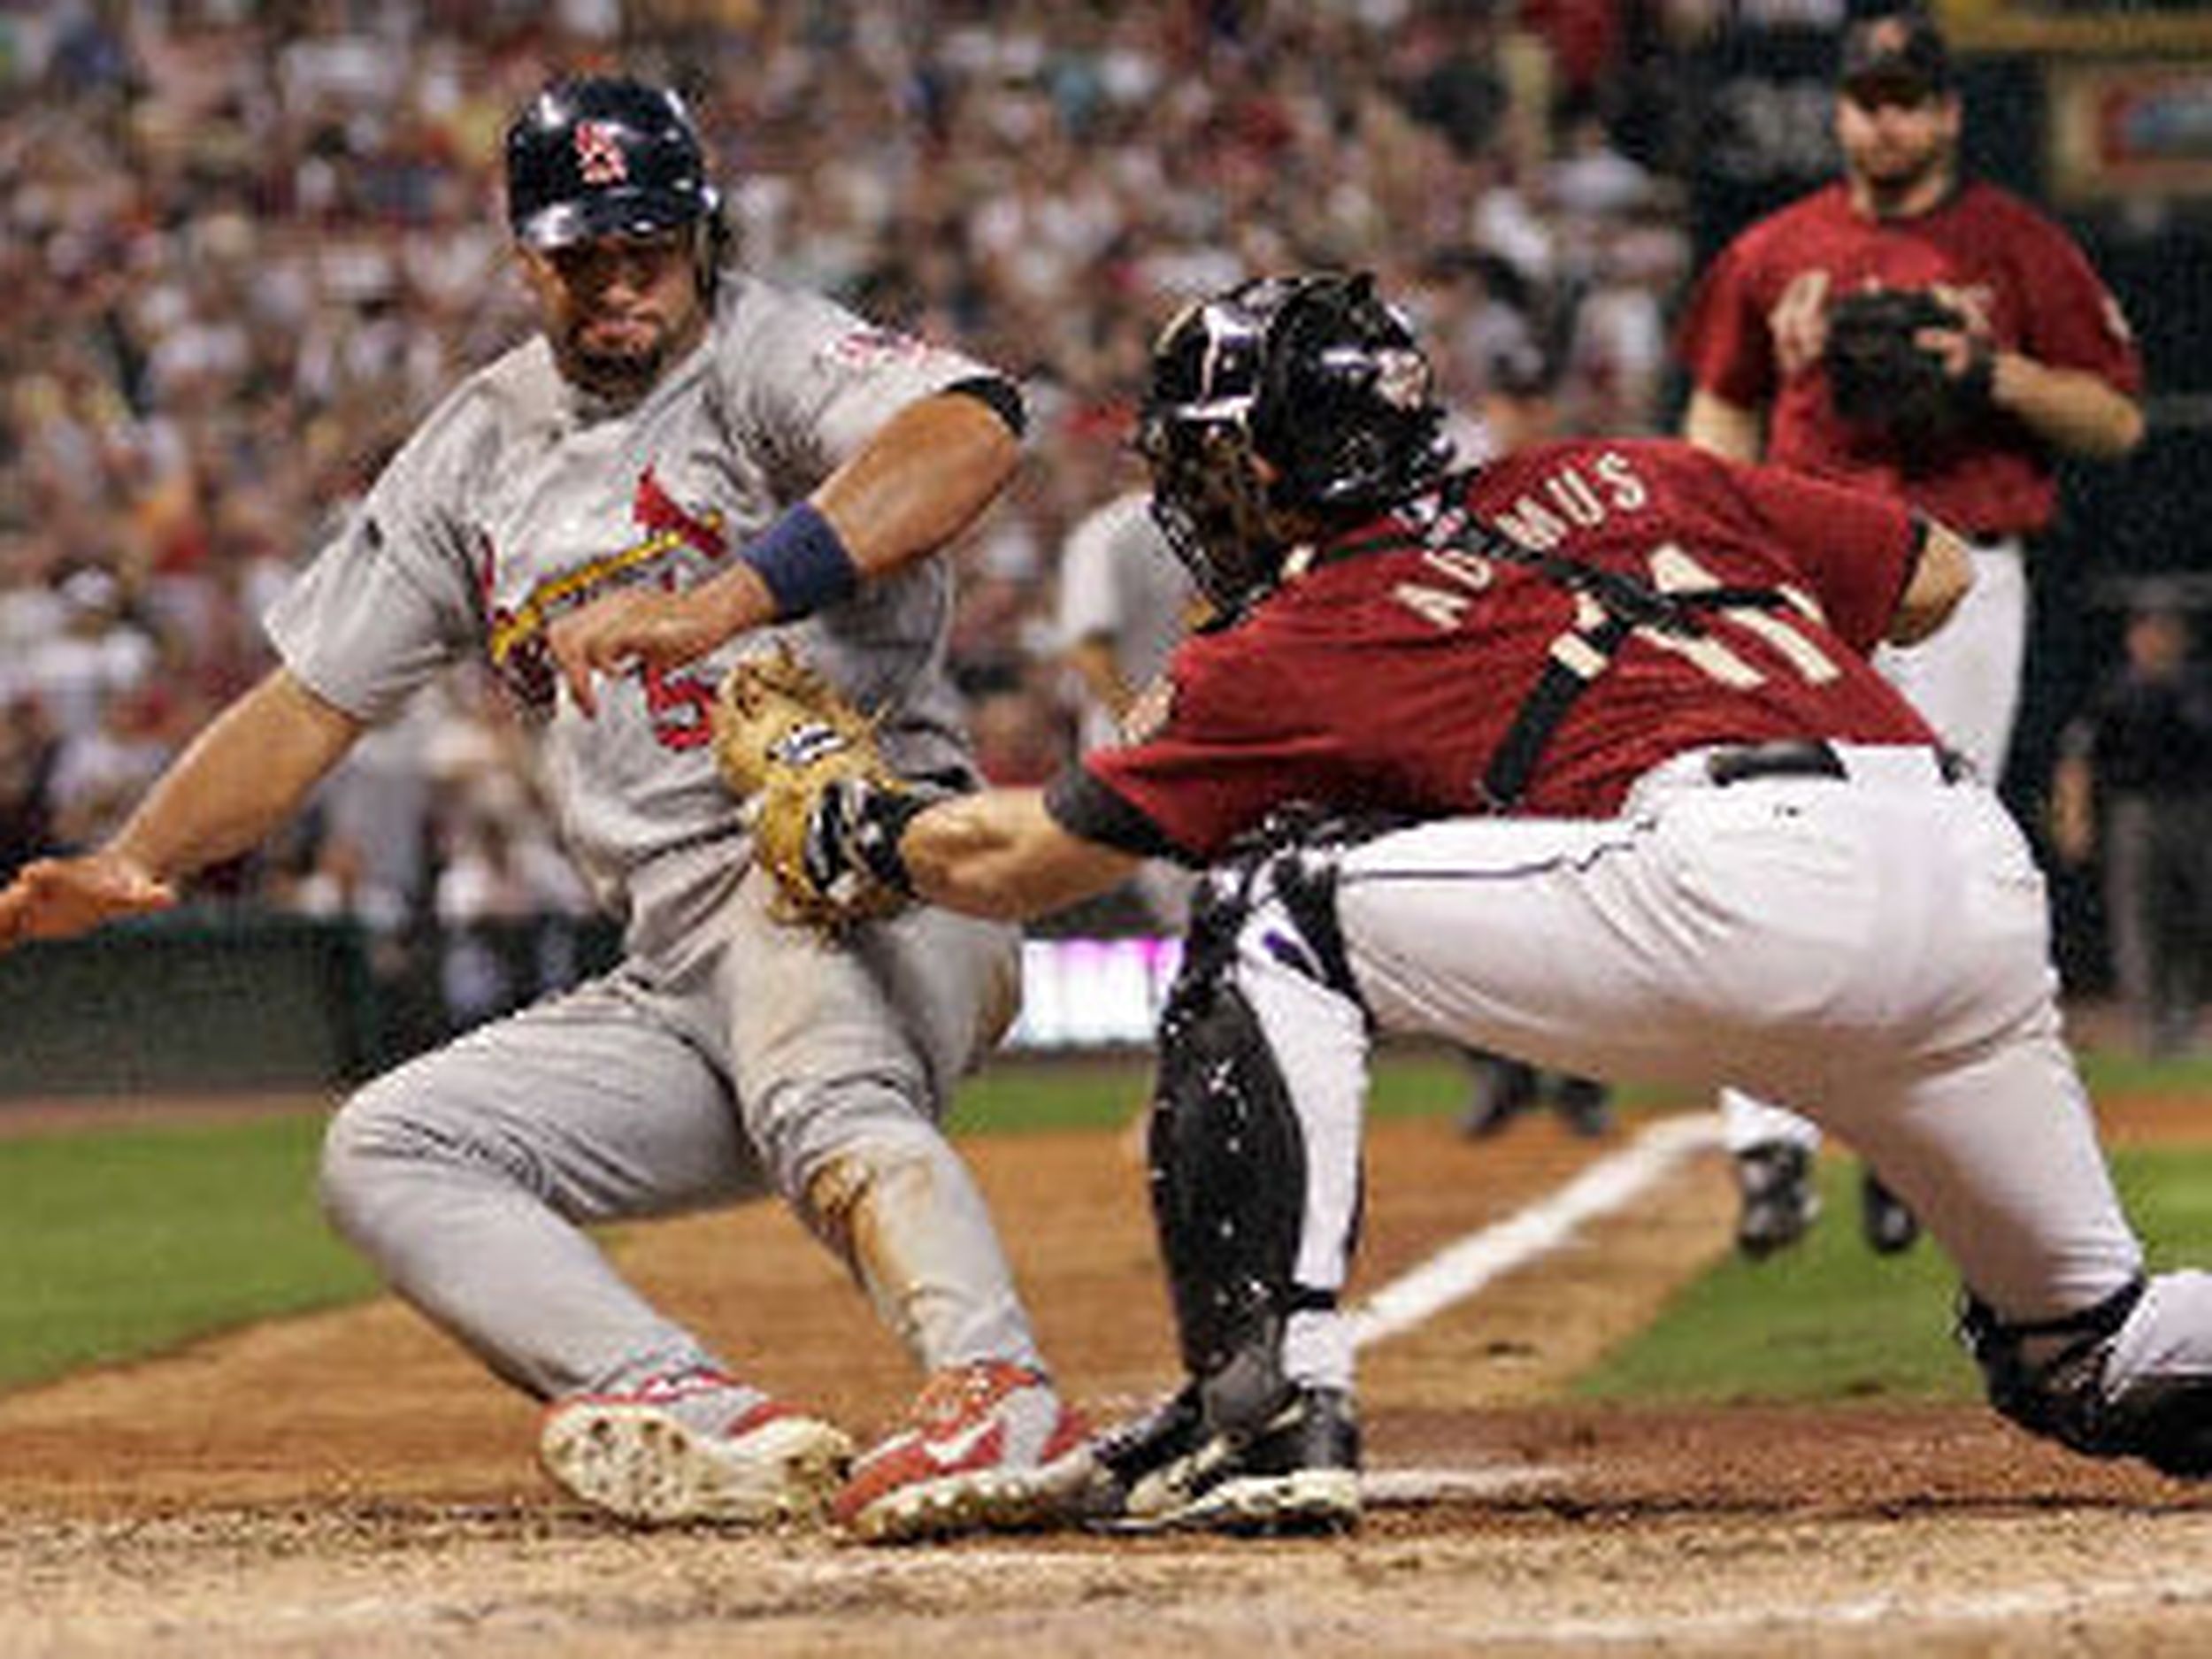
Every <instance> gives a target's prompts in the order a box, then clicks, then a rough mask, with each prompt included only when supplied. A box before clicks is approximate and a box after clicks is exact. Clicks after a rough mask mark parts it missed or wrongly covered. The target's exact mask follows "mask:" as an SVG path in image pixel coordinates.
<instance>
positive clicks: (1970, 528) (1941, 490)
mask: <svg viewBox="0 0 2212 1659" xmlns="http://www.w3.org/2000/svg"><path fill="white" fill-rule="evenodd" d="M1813 272H1825V273H1827V276H1828V298H1829V303H1831V304H1832V303H1834V302H1835V300H1836V299H1837V297H1839V296H1842V295H1845V294H1849V293H1853V292H1855V291H1856V290H1858V289H1861V288H1932V287H1933V286H1935V285H1936V284H1938V283H1941V284H1944V285H1945V286H1947V287H1950V288H1957V289H1960V290H1962V291H1963V292H1966V293H1968V294H1970V295H1972V296H1974V297H1975V298H1976V299H1978V301H1979V302H1980V303H1981V305H1982V309H1983V311H1984V312H1985V314H1986V315H1987V317H1988V319H1989V322H1990V326H1991V328H1992V329H1993V332H1994V337H1995V343H1996V345H1997V347H1998V349H2001V350H2010V351H2018V352H2022V353H2024V354H2025V355H2026V356H2028V357H2033V358H2035V359H2036V360H2038V361H2039V362H2042V363H2047V364H2049V365H2052V366H2054V367H2055V368H2065V369H2081V370H2085V371H2087V372H2088V373H2092V374H2094V375H2097V376H2099V377H2100V378H2101V379H2103V380H2107V381H2109V382H2110V383H2111V384H2112V385H2113V386H2114V387H2116V388H2118V389H2119V390H2121V391H2123V392H2125V393H2127V394H2128V395H2129V396H2134V395H2135V394H2136V393H2137V392H2138V391H2139V390H2140V388H2141V386H2142V380H2143V368H2142V362H2141V360H2140V358H2139V357H2138V355H2137V352H2136V349H2135V342H2134V340H2133V337H2132V336H2131V334H2130V333H2129V331H2128V326H2127V320H2126V319H2125V318H2124V316H2123V315H2122V314H2121V311H2120V307H2119V305H2118V303H2116V301H2115V300H2114V299H2113V297H2112V295H2111V293H2110V292H2109V290H2108V289H2107V288H2106V287H2105V285H2104V283H2103V282H2102V281H2101V280H2099V278H2098V276H2097V273H2096V272H2095V271H2094V270H2093V269H2092V268H2091V266H2090V264H2089V261H2088V259H2087V257H2085V256H2084V255H2083V253H2082V251H2081V250H2080V249H2079V248H2078V247H2077V246H2076V245H2075V244H2074V242H2073V241H2072V239H2071V238H2070V237H2069V236H2068V235H2067V234H2066V233H2065V232H2064V231H2063V230H2062V229H2060V228H2059V227H2058V226H2056V225H2055V224H2053V223H2052V222H2051V221H2050V220H2049V219H2045V218H2044V217H2043V216H2042V215H2041V214H2039V213H2038V212H2037V211H2035V210H2034V209H2033V208H2032V207H2030V206H2029V205H2028V204H2026V203H2024V202H2022V201H2021V200H2019V199H2018V198H2017V197H2016V196H2010V195H2008V194H2007V193H2006V192H2005V191H2003V190H2001V189H1999V188H1996V187H1995V186H1993V185H1988V184H1982V183H1970V184H1968V185H1966V186H1965V187H1964V188H1962V189H1960V190H1958V191H1957V192H1955V194H1953V195H1952V196H1949V197H1948V198H1947V199H1946V200H1945V201H1944V202H1943V203H1942V204H1940V205H1939V206H1937V207H1935V208H1933V209H1931V210H1930V211H1927V212H1925V213H1922V214H1918V215H1916V216H1914V217H1913V218H1910V219H1870V218H1867V217H1865V216H1863V215H1862V214H1861V213H1860V212H1858V211H1856V210H1855V209H1854V208H1853V206H1852V205H1851V199H1850V196H1849V193H1848V191H1847V188H1846V187H1845V186H1844V185H1843V184H1841V183H1837V184H1833V185H1830V186H1828V187H1827V188H1824V189H1821V190H1817V191H1816V192H1814V193H1813V194H1812V195H1811V196H1805V197H1803V198H1802V199H1801V200H1799V201H1797V202H1794V203H1793V204H1790V205H1789V206H1788V207H1786V208H1784V209H1782V210H1781V211H1779V212H1778V213H1775V214H1772V215H1770V217H1768V218H1766V219H1762V220H1760V221H1759V222H1758V223H1757V224H1755V225H1754V226H1752V227H1751V228H1750V229H1748V230H1747V231H1745V232H1744V233H1743V234H1741V235H1740V236H1739V237H1737V239H1736V240H1735V241H1734V242H1732V243H1730V244H1729V246H1728V248H1727V249H1726V250H1724V252H1723V253H1722V254H1721V256H1720V257H1719V258H1718V259H1717V260H1716V261H1715V262H1714V264H1713V265H1712V266H1711V268H1710V269H1709V271H1708V272H1707V273H1706V274H1705V276H1704V278H1703V280H1701V282H1700V283H1699V284H1698V287H1697V290H1696V292H1695V293H1694V295H1693V296H1692V297H1691V301H1690V305H1689V308H1688V310H1687V311H1686V312H1685V313H1684V316H1683V319H1682V323H1681V326H1680V328H1679V329H1678V339H1677V343H1678V347H1679V349H1680V351H1681V355H1682V359H1683V361H1684V363H1685V364H1686V365H1687V367H1688V369H1689V373H1690V376H1691V378H1692V379H1693V380H1695V381H1696V382H1697V384H1698V385H1699V386H1700V387H1701V388H1704V389H1705V390H1707V391H1709V392H1711V393H1713V394H1714V395H1715V396H1718V397H1721V398H1723V399H1724V400H1725V401H1727V402H1728V403H1733V404H1735V405H1737V406H1738V407H1739V408H1743V409H1761V408H1766V409H1768V411H1769V413H1768V418H1767V444H1766V452H1765V458H1766V459H1767V460H1770V461H1773V462H1776V463H1778V464H1779V465H1785V466H1793V467H1800V468H1802V469H1804V470H1805V471H1807V472H1817V473H1819V474H1821V475H1822V476H1824V477H1829V478H1837V479H1843V480H1848V481H1851V482H1854V483H1859V484H1863V485H1865V486H1866V487H1867V488H1871V489H1880V490H1886V491H1890V492H1893V493H1896V494H1899V495H1903V496H1904V497H1905V498H1906V499H1907V500H1909V501H1910V502H1911V503H1913V504H1914V505H1915V506H1916V507H1919V508H1921V509H1922V510H1923V511H1925V512H1928V513H1929V514H1931V515H1932V516H1933V517H1935V518H1939V519H1940V520H1942V521H1943V522H1944V523H1945V524H1947V525H1949V526H1952V527H1953V528H1954V529H1956V530H1960V531H1962V532H1964V533H1966V534H1971V535H1983V536H1991V535H2009V534H2016V533H2021V532H2028V531H2034V530H2039V529H2041V528H2042V527H2043V526H2044V525H2046V524H2047V523H2048V522H2049V520H2050V517H2051V512H2052V510H2053V506H2054V504H2055V500H2056V484H2055V478H2054V474H2053V467H2052V458H2051V456H2050V454H2049V452H2048V450H2047V449H2046V447H2045V446H2044V444H2043V443H2042V442H2041V441H2040V440H2039V439H2038V438H2037V437H2036V435H2035V434H2033V433H2032V431H2030V430H2029V428H2028V427H2027V426H2024V425H2023V424H2022V423H2021V422H2019V421H2017V420H2014V419H2010V418H2009V417H2007V416H2003V415H1993V416H1992V417H1991V418H1990V419H1988V420H1986V421H1985V422H1983V423H1981V424H1980V425H1978V426H1976V427H1975V428H1973V429H1971V430H1970V431H1968V432H1965V433H1962V434H1960V435H1959V436H1958V437H1957V438H1956V439H1954V440H1951V441H1949V442H1946V443H1944V444H1942V445H1940V446H1938V447H1935V448H1929V447H1927V446H1922V447H1921V448H1920V449H1916V450H1908V449H1905V448H1903V447H1901V446H1900V445H1899V444H1898V443H1896V442H1894V441H1893V440H1892V439H1891V438H1889V437H1888V436H1886V434H1882V433H1880V432H1878V431H1874V430H1870V429H1869V428H1865V427H1859V426H1850V425H1847V423H1845V422H1844V421H1842V420H1840V419H1838V417H1837V415H1836V412H1835V409H1834V405H1833V404H1832V402H1831V401H1830V398H1829V391H1828V377H1827V374H1826V373H1824V371H1823V370H1822V369H1821V368H1820V367H1819V366H1818V365H1813V366H1812V367H1810V368H1809V369H1807V370H1805V371H1804V372H1802V373H1799V374H1797V375H1795V376H1793V377H1792V378H1788V379H1785V378H1783V376H1782V373H1781V369H1780V365H1778V362H1777V360H1776V356H1775V349H1774V339H1773V334H1772V331H1771V329H1770V326H1769V323H1768V319H1769V317H1770V316H1771V315H1772V313H1773V311H1774V309H1775V307H1776V306H1777V305H1778V304H1779V303H1781V300H1782V296H1783V294H1784V292H1785V290H1786V289H1787V288H1789V287H1790V285H1791V284H1792V283H1793V282H1796V281H1799V280H1802V279H1803V278H1804V277H1805V276H1806V275H1807V274H1808V273H1813Z"/></svg>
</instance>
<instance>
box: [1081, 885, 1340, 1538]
mask: <svg viewBox="0 0 2212 1659" xmlns="http://www.w3.org/2000/svg"><path fill="white" fill-rule="evenodd" d="M1330 879H1331V876H1330V864H1329V857H1328V856H1327V855H1325V854H1320V855H1315V856H1306V855H1303V854H1301V853H1299V852H1296V851H1292V852H1288V853H1285V854H1282V855H1279V856H1275V857H1262V858H1260V859H1257V860H1256V861H1255V862H1253V863H1252V864H1248V865H1247V866H1245V867H1243V868H1240V869H1233V870H1228V871H1225V872H1219V873H1218V874H1217V876H1216V877H1214V878H1213V879H1211V880H1210V881H1209V883H1208V884H1207V886H1206V887H1205V888H1204V890H1203V892H1202V895H1201V897H1200V899H1199V902H1198V903H1197V905H1196V907H1195V913H1194V921H1193V925H1192V929H1191V933H1190V938H1189V942H1188V945H1187V951H1186V954H1185V958H1184V964H1183V968H1182V971H1181V972H1180V973H1179V976H1178V978H1177V981H1176V985H1175V988H1174V991H1173V993H1172V995H1171V997H1170V999H1169V1002H1168V1006H1167V1009H1166V1010H1165V1012H1164V1016H1163V1018H1162V1022H1161V1034H1160V1060H1159V1069H1158V1084H1157V1089H1156V1098H1155V1101H1154V1106H1153V1112H1152V1118H1151V1123H1150V1134H1149V1147H1148V1153H1149V1158H1150V1163H1151V1188H1152V1195H1153V1207H1154V1219H1155V1223H1156V1232H1157V1236H1158V1240H1159V1245H1160V1249H1161V1254H1162V1256H1163V1258H1164V1263H1165V1265H1166V1269H1167V1275H1168V1280H1169V1286H1170V1290H1171V1298H1172V1301H1173V1304H1174V1308H1175V1314H1176V1325H1177V1333H1178V1336H1179V1340H1180V1344H1181V1348H1182V1355H1183V1361H1184V1365H1185V1368H1186V1371H1187V1375H1188V1377H1189V1379H1190V1383H1189V1386H1187V1388H1186V1389H1185V1390H1184V1391H1183V1392H1182V1393H1180V1394H1178V1395H1177V1396H1176V1397H1175V1398H1174V1399H1172V1400H1171V1401H1169V1402H1166V1403H1165V1404H1164V1406H1162V1407H1161V1408H1159V1409H1157V1410H1156V1411H1154V1412H1153V1413H1151V1414H1149V1415H1148V1416H1146V1417H1141V1418H1139V1419H1137V1420H1136V1421H1135V1422H1133V1423H1132V1424H1129V1425H1124V1426H1123V1427H1121V1428H1118V1429H1117V1430H1115V1431H1113V1432H1110V1433H1108V1434H1106V1435H1105V1436H1102V1439H1101V1440H1100V1441H1099V1442H1098V1447H1097V1449H1098V1455H1099V1458H1100V1462H1101V1463H1102V1466H1103V1468H1104V1469H1105V1471H1107V1473H1108V1475H1109V1476H1110V1479H1111V1481H1112V1483H1113V1485H1114V1487H1115V1490H1116V1492H1117V1494H1118V1498H1119V1502H1120V1503H1121V1506H1122V1509H1123V1513H1124V1514H1125V1517H1126V1518H1127V1519H1128V1521H1129V1523H1130V1524H1131V1525H1146V1526H1156V1527H1186V1528H1187V1527H1205V1528H1213V1529H1218V1530H1228V1531H1240V1532H1243V1531H1258V1532H1279V1531H1286V1530H1298V1531H1312V1530H1334V1529H1337V1528H1340V1527H1343V1526H1348V1525H1351V1524H1352V1523H1353V1522H1355V1521H1356V1519H1357V1517H1358V1514H1359V1489H1358V1464H1359V1432H1358V1425H1357V1422H1356V1416H1355V1413H1354V1410H1353V1406H1352V1376H1353V1362H1352V1340H1351V1333H1350V1329H1349V1327H1348V1325H1347V1324H1346V1322H1345V1321H1344V1319H1343V1318H1342V1317H1341V1315H1340V1311H1339V1309H1338V1297H1339V1295H1340V1293H1341V1291H1342V1288H1343V1286H1344V1283H1345V1279H1346V1276H1347V1274H1348V1271H1349V1266H1350V1262H1351V1256H1352V1249H1353V1245H1354V1239H1355V1233H1356V1225H1357V1219H1358V1212H1359V1202H1360V1131H1361V1114H1362V1105H1363V1096H1364V1093H1365V1086H1366V1068H1367V1047H1368V1045H1367V1032H1366V1020H1365V1015H1364V1013H1363V1010H1362V1009H1361V1007H1360V1005H1359V1002H1358V1001H1357V999H1356V996H1355V995H1352V994H1351V992H1350V990H1349V987H1348V981H1347V980H1346V979H1344V977H1343V976H1342V973H1341V972H1340V968H1339V970H1338V971H1334V972H1333V971H1332V969H1331V968H1330V967H1329V966H1328V965H1326V964H1331V963H1339V964H1340V953H1338V952H1337V950H1336V948H1335V946H1334V944H1333V935H1334V922H1333V917H1332V915H1331V913H1330V903H1331V901H1330V898H1329V893H1328V887H1329V883H1330Z"/></svg>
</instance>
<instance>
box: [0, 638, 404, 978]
mask: <svg viewBox="0 0 2212 1659" xmlns="http://www.w3.org/2000/svg"><path fill="white" fill-rule="evenodd" d="M361 731H362V726H361V723H360V722H359V721H357V720H356V719H355V718H353V717H352V716H351V715H349V714H347V713H345V712H344V711H343V710H340V709H338V708H336V707H334V705H332V704H330V703H326V702H324V701H323V700H322V699H321V698H320V697H319V696H317V695H315V694H314V693H313V692H311V691H310V690H309V689H308V688H307V687H305V686H304V685H303V684H302V683H301V682H300V681H299V680H296V679H295V678H294V677H293V676H292V675H291V674H290V673H289V672H287V671H286V670H284V669H277V670H275V671H274V672H272V673H270V674H269V675H268V677H267V678H265V680H262V681H261V683H260V684H258V685H257V686H256V687H253V689H251V690H250V691H249V692H247V693H246V694H245V695H243V696H242V697H240V698H239V699H238V700H237V701H236V702H235V703H232V704H231V705H230V706H229V707H228V708H227V709H226V710H224V711H223V712H222V713H221V714H219V715H218V716H217V717H216V718H215V719H214V721H213V722H212V723H211V725H210V726H208V727H207V728H206V729H205V730H204V731H203V732H202V733H200V734H199V736H198V737H196V738H195V739H194V740H193V741H192V743H191V744H190V746H189V747H188V748H187V749H185V751H184V753H183V754H182V755H181V756H180V757H179V758H178V759H177V761H176V763H175V764H173V765H172V766H171V767H170V768H169V770H168V771H167V772H165V773H164V774H163V775H162V777H161V779H160V780H159V781H157V783H156V784H155V785H154V787H153V788H152V789H151V790H150V791H149V792H148V793H147V795H146V798H145V799H144V800H143V801H142V802H141V803H139V805H138V808H137V810H135V811H134V812H133V813H132V814H131V816H130V818H129V820H128V821H127V823H125V825H124V826H123V827H122V828H121V829H120V830H119V831H117V832H116V834H115V837H114V839H113V840H112V841H110V842H109V843H108V844H107V845H106V846H105V847H103V848H101V849H98V850H97V851H96V852H91V853H88V854H84V855H82V856H78V857H73V858H42V859H39V860H36V861H35V862H34V863H32V864H27V865H25V866H24V868H23V869H22V871H21V872H19V873H18V875H17V877H16V879H15V880H14V881H13V882H12V883H11V884H10V885H9V886H8V887H6V888H5V889H4V890H0V950H4V949H7V947H8V946H10V945H12V944H16V943H19V942H20V941H22V940H25V939H65V938H68V937H70V936H71V935H73V934H76V933H85V932H88V931H89V930H90V929H92V928H95V927H97V926H100V924H102V923H103V922H106V921H110V920H112V919H113V918H117V917H121V916H134V915H138V914H141V913H142V912H144V911H148V910H165V909H166V908H168V906H170V905H171V904H173V903H174V902H175V893H174V891H173V887H171V885H170V884H171V883H172V882H173V881H174V880H175V879H178V878H179V877H182V876H187V875H189V874H191V873H192V872H194V871H196V870H200V869H203V868H204V867H205V866H207V865H209V864H218V863H220V862H221V861H222V860H223V859H225V858H228V857H231V856H234V855H236V854H238V853H242V852H244V851H245V850H246V849H249V848H250V847H253V846H256V845H257V844H258V843H259V842H260V841H262V840H263V839H264V838H265V837H266V836H267V835H268V833H270V832H271V831H272V830H273V829H275V828H276V827H277V826H278V825H280V824H281V823H282V822H284V820H285V819H287V818H289V817H290V816H291V815H292V813H293V812H294V811H295V810H297V808H298V807H299V804H300V803H301V802H303V801H304V800H305V799H306V798H307V795H308V792H309V791H310V790H311V789H312V788H313V787H315V785H316V784H317V783H318V782H319V781H320V780H322V778H323V776H324V774H325V773H326V772H329V771H330V769H331V768H332V767H333V766H334V765H336V764H338V762H339V761H340V759H342V757H344V755H345V753H346V751H347V750H348V749H350V748H352V746H353V743H354V741H355V740H356V739H357V737H359V736H360V734H361Z"/></svg>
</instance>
